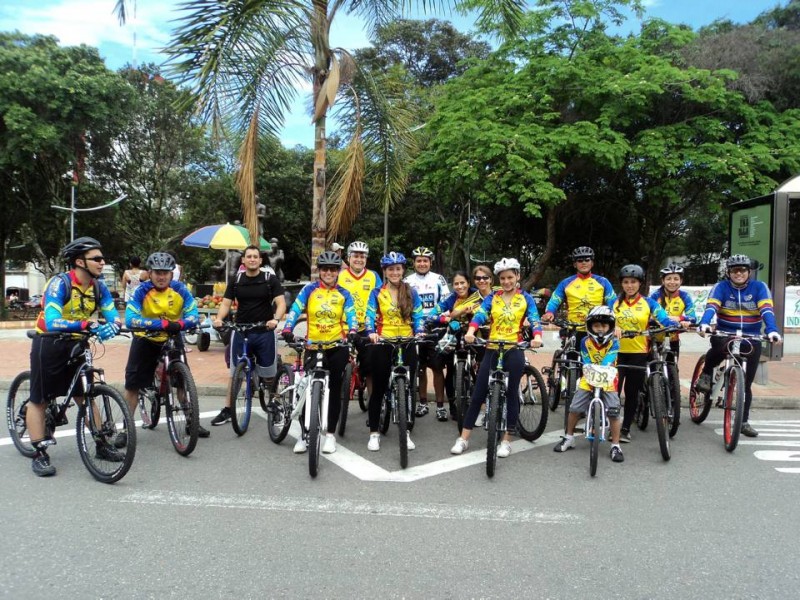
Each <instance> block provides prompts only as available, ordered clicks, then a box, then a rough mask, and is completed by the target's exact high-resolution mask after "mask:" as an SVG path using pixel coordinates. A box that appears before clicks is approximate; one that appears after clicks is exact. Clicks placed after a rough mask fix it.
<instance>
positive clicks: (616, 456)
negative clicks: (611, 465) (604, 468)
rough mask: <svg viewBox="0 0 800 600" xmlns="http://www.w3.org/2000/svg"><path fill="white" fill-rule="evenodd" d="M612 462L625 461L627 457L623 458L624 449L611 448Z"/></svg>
mask: <svg viewBox="0 0 800 600" xmlns="http://www.w3.org/2000/svg"><path fill="white" fill-rule="evenodd" d="M611 460H612V461H614V462H624V461H625V457H624V456H622V448H620V447H619V446H611Z"/></svg>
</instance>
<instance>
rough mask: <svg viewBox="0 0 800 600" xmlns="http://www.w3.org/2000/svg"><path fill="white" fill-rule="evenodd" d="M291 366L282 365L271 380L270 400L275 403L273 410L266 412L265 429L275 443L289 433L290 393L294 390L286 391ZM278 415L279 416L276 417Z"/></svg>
mask: <svg viewBox="0 0 800 600" xmlns="http://www.w3.org/2000/svg"><path fill="white" fill-rule="evenodd" d="M292 379H293V374H292V368H291V367H290V366H289V365H282V366H281V370H280V371H278V372H277V373H276V374H275V379H274V380H273V382H272V390H270V393H271V396H272V402H273V403H274V404H275V405H276V406H275V410H274V411H268V412H267V430H268V431H269V439H270V440H272V441H273V442H274V443H276V444H280V443H281V442H282V441H283V440H284V439H286V434H287V433H289V426H290V425H291V424H292V394H293V393H294V390H289V391H288V392H287V391H286V388H288V387H291V385H292ZM279 416H280V418H278V417H279Z"/></svg>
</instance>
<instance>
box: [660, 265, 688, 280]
mask: <svg viewBox="0 0 800 600" xmlns="http://www.w3.org/2000/svg"><path fill="white" fill-rule="evenodd" d="M667 275H680V276H681V279H683V267H682V266H680V265H679V264H678V263H669V264H668V265H667V266H666V267H664V268H663V269H661V279H664V277H666V276H667Z"/></svg>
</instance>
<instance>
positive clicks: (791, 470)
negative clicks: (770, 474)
mask: <svg viewBox="0 0 800 600" xmlns="http://www.w3.org/2000/svg"><path fill="white" fill-rule="evenodd" d="M775 470H776V471H778V472H779V473H799V474H800V468H797V467H775Z"/></svg>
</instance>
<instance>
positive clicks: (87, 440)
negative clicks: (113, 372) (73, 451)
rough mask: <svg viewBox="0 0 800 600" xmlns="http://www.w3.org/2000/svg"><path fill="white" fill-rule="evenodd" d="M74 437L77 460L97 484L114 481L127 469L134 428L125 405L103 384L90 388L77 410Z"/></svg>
mask: <svg viewBox="0 0 800 600" xmlns="http://www.w3.org/2000/svg"><path fill="white" fill-rule="evenodd" d="M76 434H77V438H78V452H79V453H80V455H81V460H82V461H83V464H84V466H85V467H86V469H87V470H88V471H89V473H91V475H92V477H94V478H95V479H97V481H100V482H102V483H114V482H117V481H119V480H120V479H122V478H123V477H124V476H125V474H126V473H127V472H128V470H129V469H130V468H131V465H132V464H133V459H134V457H135V456H136V427H135V425H134V422H133V418H132V417H131V413H130V410H129V409H128V404H127V402H125V400H124V399H123V398H122V396H121V395H120V393H119V392H118V391H117V390H115V389H114V388H112V387H110V386H108V385H106V384H103V383H98V384H95V385H94V386H93V387H92V391H91V394H88V395H87V396H85V397H84V401H83V403H82V404H81V405H80V406H79V408H78V417H77V419H76ZM120 442H124V443H122V444H121V443H120ZM117 446H119V447H117Z"/></svg>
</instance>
